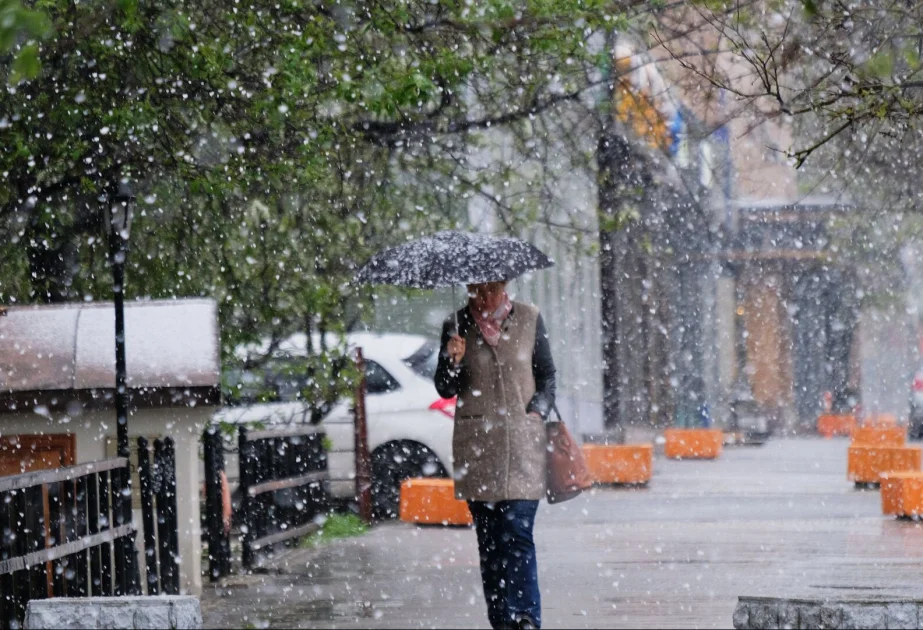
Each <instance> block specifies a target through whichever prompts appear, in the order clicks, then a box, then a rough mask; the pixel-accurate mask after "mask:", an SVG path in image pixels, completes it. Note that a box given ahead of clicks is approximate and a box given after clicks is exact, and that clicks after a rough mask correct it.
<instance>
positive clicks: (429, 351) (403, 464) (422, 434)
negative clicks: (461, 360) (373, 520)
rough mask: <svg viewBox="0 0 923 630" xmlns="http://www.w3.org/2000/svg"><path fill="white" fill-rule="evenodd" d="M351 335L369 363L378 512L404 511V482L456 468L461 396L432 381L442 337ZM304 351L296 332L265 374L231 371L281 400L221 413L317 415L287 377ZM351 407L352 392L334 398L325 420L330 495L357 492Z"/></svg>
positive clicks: (259, 420)
mask: <svg viewBox="0 0 923 630" xmlns="http://www.w3.org/2000/svg"><path fill="white" fill-rule="evenodd" d="M346 341H347V345H348V347H349V348H350V349H351V350H354V349H356V348H361V349H362V354H363V357H364V359H365V363H366V384H367V390H368V395H367V397H366V416H367V420H368V438H369V450H370V452H371V454H372V500H373V505H374V508H375V513H376V516H377V517H378V518H393V517H395V516H397V511H398V506H399V498H400V485H401V482H402V481H404V480H405V479H407V478H409V477H448V476H450V475H451V474H452V426H453V418H454V414H455V401H454V399H453V400H444V399H442V398H440V396H439V394H438V393H436V387H435V385H434V384H433V374H434V373H435V371H436V362H437V359H438V354H439V343H438V342H437V341H435V340H433V339H429V338H426V337H422V336H416V335H401V334H383V335H376V334H370V333H360V334H352V335H349V336H347V339H346ZM245 352H246V350H245V349H242V350H241V351H240V353H239V354H241V356H243V354H244V353H245ZM305 356H306V354H305V335H303V334H302V335H294V336H292V337H291V338H289V339H288V340H286V341H285V342H284V343H283V344H281V345H280V347H279V349H278V351H277V352H276V353H274V354H273V356H272V359H270V361H269V362H267V364H266V366H265V367H264V369H263V370H262V374H263V376H262V377H254V375H253V374H244V373H241V372H240V371H236V372H232V373H231V374H229V375H226V377H230V379H231V380H232V381H236V382H237V383H239V387H241V388H243V389H246V388H248V387H249V388H252V389H254V390H255V391H257V390H258V391H261V392H264V393H265V392H270V395H271V397H272V398H274V399H275V400H276V402H264V403H246V402H244V404H241V405H238V406H229V407H225V408H224V409H222V410H221V411H220V412H219V413H218V414H216V416H215V420H216V421H217V422H226V423H231V424H235V425H240V424H247V425H254V424H256V425H265V426H267V427H269V426H271V425H274V424H291V423H306V422H310V419H311V411H310V409H309V407H308V406H307V405H306V404H305V403H304V402H303V401H301V400H299V399H298V396H299V393H300V391H301V387H300V385H299V384H298V383H297V382H292V378H291V376H283V375H284V374H286V370H285V366H286V365H291V362H293V361H294V362H297V361H298V360H299V358H303V357H305ZM291 373H292V372H291V371H290V370H289V371H288V374H291ZM244 400H245V401H246V396H244ZM352 408H353V400H352V398H351V397H347V398H345V399H342V400H340V401H338V402H337V403H336V404H334V406H333V408H332V409H330V411H329V412H328V413H327V414H326V415H325V416H324V417H323V419H322V420H321V424H322V426H323V427H324V429H325V431H326V434H327V437H328V438H329V439H330V449H329V455H328V464H329V469H330V477H331V484H330V485H331V494H332V495H333V497H334V498H338V499H348V498H351V497H353V496H355V470H356V468H355V447H354V444H355V439H354V424H353V413H352ZM230 459H231V458H228V460H229V461H228V462H227V474H228V478H229V482H230V483H231V485H232V486H235V485H236V483H235V482H236V478H237V462H236V461H230ZM235 459H236V458H235Z"/></svg>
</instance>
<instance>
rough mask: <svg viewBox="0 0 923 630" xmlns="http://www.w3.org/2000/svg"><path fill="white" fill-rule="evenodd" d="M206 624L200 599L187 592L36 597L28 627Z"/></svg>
mask: <svg viewBox="0 0 923 630" xmlns="http://www.w3.org/2000/svg"><path fill="white" fill-rule="evenodd" d="M201 627H202V611H201V609H200V608H199V599H198V598H197V597H190V596H186V595H163V596H152V597H59V598H54V599H33V600H32V601H30V602H29V605H28V608H27V609H26V623H25V628H27V629H32V630H45V629H50V628H62V629H65V630H69V629H70V628H75V629H76V628H112V629H122V628H124V629H132V630H134V629H138V630H140V629H142V628H151V629H153V628H176V629H181V628H183V629H186V628H189V629H192V628H201Z"/></svg>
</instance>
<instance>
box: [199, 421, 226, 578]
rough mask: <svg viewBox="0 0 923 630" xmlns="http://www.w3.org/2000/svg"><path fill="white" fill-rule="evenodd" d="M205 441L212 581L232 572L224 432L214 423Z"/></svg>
mask: <svg viewBox="0 0 923 630" xmlns="http://www.w3.org/2000/svg"><path fill="white" fill-rule="evenodd" d="M202 441H203V443H204V445H205V514H206V526H207V528H208V575H209V580H210V581H212V582H216V581H218V580H219V579H220V578H222V577H223V576H225V575H227V574H228V567H227V565H228V562H227V559H226V557H225V556H226V553H227V551H228V549H227V547H228V545H227V540H226V539H227V536H226V535H225V533H224V509H223V508H224V505H223V493H222V487H221V484H222V482H221V472H222V471H223V470H224V453H223V446H222V444H221V441H222V440H221V432H220V431H219V430H218V427H216V426H214V425H213V426H210V427H208V428H207V429H206V430H205V434H204V436H203V437H202Z"/></svg>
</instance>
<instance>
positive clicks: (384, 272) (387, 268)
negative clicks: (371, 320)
mask: <svg viewBox="0 0 923 630" xmlns="http://www.w3.org/2000/svg"><path fill="white" fill-rule="evenodd" d="M552 265H554V261H553V260H551V259H550V258H548V256H546V255H545V254H543V253H542V252H541V251H539V250H538V249H537V248H535V247H534V246H532V245H530V244H529V243H527V242H525V241H523V240H521V239H518V238H513V237H509V236H489V235H486V234H472V233H470V232H454V231H449V230H447V231H444V232H437V233H436V234H434V235H432V236H427V237H424V238H419V239H416V240H413V241H410V242H407V243H404V244H403V245H398V246H397V247H392V248H391V249H386V250H384V251H382V252H379V253H377V254H375V255H374V256H372V258H371V259H370V260H369V261H368V262H367V263H366V264H365V266H363V267H362V269H360V270H359V272H358V273H357V274H356V279H355V281H356V282H357V283H360V284H390V285H394V286H399V287H411V288H415V289H436V288H439V287H449V286H452V287H454V286H456V285H459V284H480V283H483V282H499V281H508V280H512V279H514V278H517V277H519V276H521V275H522V274H524V273H526V272H527V271H532V270H535V269H546V268H548V267H551V266H552Z"/></svg>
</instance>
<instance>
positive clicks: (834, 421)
mask: <svg viewBox="0 0 923 630" xmlns="http://www.w3.org/2000/svg"><path fill="white" fill-rule="evenodd" d="M857 425H858V422H856V417H855V416H851V415H845V414H841V415H834V414H827V415H823V416H820V417H819V418H817V432H818V433H820V434H821V435H823V436H824V437H826V438H830V437H834V436H844V435H852V433H853V431H855V430H856V426H857Z"/></svg>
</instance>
